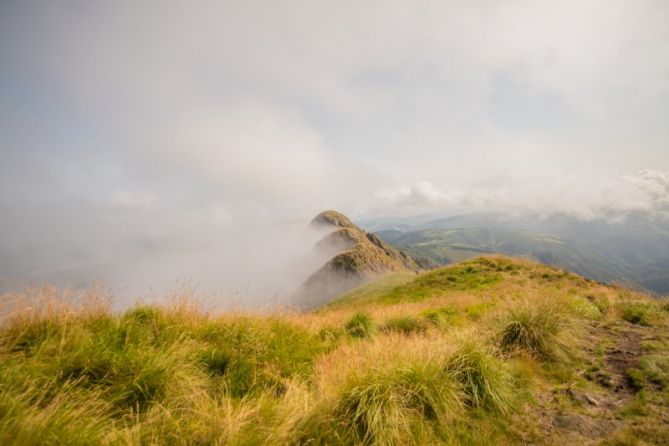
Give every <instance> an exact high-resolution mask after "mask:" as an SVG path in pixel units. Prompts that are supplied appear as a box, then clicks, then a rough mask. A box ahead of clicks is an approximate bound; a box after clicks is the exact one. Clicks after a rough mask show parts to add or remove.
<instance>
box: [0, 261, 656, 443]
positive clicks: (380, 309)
mask: <svg viewBox="0 0 669 446" xmlns="http://www.w3.org/2000/svg"><path fill="white" fill-rule="evenodd" d="M451 278H454V279H451ZM412 293H418V296H416V295H414V294H412ZM33 297H37V298H40V299H42V298H43V299H46V300H44V301H42V302H37V303H36V302H34V301H32V302H31V301H30V299H31V298H33ZM25 298H26V299H27V300H28V302H27V303H26V304H22V305H17V306H16V308H15V309H14V310H13V311H12V312H11V313H9V314H7V316H6V318H5V319H4V320H3V321H2V326H1V328H0V444H3V445H4V444H7V445H13V444H17V445H24V444H27V445H32V444H34V445H38V444H39V445H42V444H47V445H48V444H75V445H77V444H79V445H98V444H99V445H116V444H119V445H120V444H123V445H126V444H138V445H139V444H161V445H162V444H168V445H169V444H174V445H179V444H184V445H186V444H201V445H210V444H211V445H214V444H235V445H247V444H248V445H253V444H269V445H284V444H351V445H353V444H364V445H404V444H409V445H411V444H414V445H422V444H435V445H439V444H444V445H460V444H464V445H467V444H471V445H479V444H582V443H585V444H635V443H633V442H632V440H631V439H635V438H639V439H642V441H643V443H638V444H658V445H659V444H665V443H664V442H665V440H666V438H669V437H668V435H669V426H668V425H667V422H666V418H663V417H664V415H663V414H666V413H667V410H669V312H667V311H666V310H665V309H664V306H663V305H664V303H662V302H659V303H656V302H654V301H652V300H650V299H649V298H648V297H646V296H643V295H640V294H636V293H633V292H630V291H627V290H621V289H619V288H615V287H609V286H605V285H600V284H596V283H589V282H586V281H584V280H583V279H581V278H579V277H577V276H574V275H571V274H566V273H563V272H561V271H557V270H554V269H551V268H548V267H544V266H540V265H536V264H532V263H529V262H525V261H517V260H513V259H507V258H482V259H476V260H474V261H470V262H466V263H463V264H460V265H456V266H454V267H450V268H445V269H441V270H436V271H431V272H427V273H423V274H420V275H409V276H407V275H403V276H402V277H401V279H392V280H391V279H390V278H386V279H383V280H382V281H380V282H379V283H376V284H372V285H367V286H365V287H362V288H361V289H358V290H354V291H352V292H351V293H349V294H348V295H347V296H346V297H345V299H344V300H342V301H341V302H338V303H333V304H332V305H330V306H328V307H326V308H323V309H320V310H318V311H315V312H312V313H301V314H298V313H285V314H276V315H273V316H261V315H252V314H229V315H212V314H207V313H205V312H202V311H200V310H198V309H197V308H194V307H193V306H192V305H187V304H184V303H179V304H175V305H165V306H138V307H135V308H133V309H130V310H128V311H126V312H124V313H114V312H112V311H110V310H109V309H108V308H107V307H106V306H105V305H102V304H100V303H99V302H94V303H92V304H85V305H75V304H74V303H68V302H69V301H67V300H63V299H61V297H59V296H58V295H55V294H54V291H53V290H51V291H48V290H46V291H45V290H38V293H37V295H36V296H32V295H27V296H25ZM646 323H647V324H652V327H649V326H647V324H646Z"/></svg>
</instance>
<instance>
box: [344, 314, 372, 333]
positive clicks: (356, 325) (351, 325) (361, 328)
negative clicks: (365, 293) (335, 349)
mask: <svg viewBox="0 0 669 446" xmlns="http://www.w3.org/2000/svg"><path fill="white" fill-rule="evenodd" d="M344 328H345V329H346V333H348V334H349V335H351V336H353V337H355V338H370V337H372V336H374V335H375V334H376V326H375V325H374V321H373V320H372V317H371V316H370V315H369V314H367V313H356V314H355V315H353V317H352V318H351V319H349V320H348V322H346V325H345V326H344Z"/></svg>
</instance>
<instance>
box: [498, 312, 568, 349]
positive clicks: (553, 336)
mask: <svg viewBox="0 0 669 446" xmlns="http://www.w3.org/2000/svg"><path fill="white" fill-rule="evenodd" d="M566 325H567V321H566V317H565V315H564V311H563V310H562V309H560V308H559V307H558V305H556V304H554V303H552V302H546V301H543V302H542V301H539V302H521V303H516V304H514V305H511V306H510V307H509V308H508V310H507V311H506V314H505V315H504V318H503V326H502V329H501V330H500V332H499V334H498V343H499V346H500V348H501V349H502V350H503V351H505V352H513V351H515V350H522V351H525V352H527V353H529V354H530V355H532V356H534V357H536V358H538V359H542V360H548V361H556V360H559V359H563V360H564V359H566V358H567V357H568V352H569V349H570V346H569V345H568V342H567V341H566V340H565V339H564V338H565V334H566V333H568V331H567V330H565V328H566Z"/></svg>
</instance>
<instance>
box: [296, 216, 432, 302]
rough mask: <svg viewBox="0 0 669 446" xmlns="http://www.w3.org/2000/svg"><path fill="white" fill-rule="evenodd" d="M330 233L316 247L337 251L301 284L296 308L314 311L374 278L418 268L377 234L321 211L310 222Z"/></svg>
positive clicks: (418, 268)
mask: <svg viewBox="0 0 669 446" xmlns="http://www.w3.org/2000/svg"><path fill="white" fill-rule="evenodd" d="M310 224H311V225H312V226H314V227H317V228H328V229H330V230H331V232H329V233H328V234H327V235H325V236H324V237H323V238H322V239H321V240H320V241H319V242H318V243H317V244H316V248H326V247H327V248H334V249H336V250H338V251H340V252H339V253H338V254H336V255H335V256H334V257H333V258H332V259H330V260H329V261H328V262H327V263H326V264H325V265H323V266H322V267H321V268H319V269H318V270H317V271H316V272H314V273H313V274H312V275H311V276H309V278H308V279H307V280H306V281H305V282H304V284H303V285H302V287H301V288H300V289H299V290H298V292H297V294H296V296H297V297H296V301H297V305H298V306H299V307H303V308H313V307H316V306H319V305H322V304H324V303H327V302H328V301H329V300H330V299H332V298H333V297H335V296H337V295H339V294H341V293H343V292H345V291H346V290H349V289H351V288H354V287H356V286H358V285H360V284H362V283H365V282H368V281H370V280H372V279H375V278H377V277H380V276H383V275H386V274H389V273H399V272H416V271H419V270H421V269H422V268H421V266H420V265H419V264H418V263H417V262H416V260H415V259H414V258H413V257H411V256H410V255H408V254H406V253H404V252H403V251H400V250H398V249H396V248H393V247H392V246H390V245H389V244H388V243H386V242H385V241H383V240H382V239H381V238H380V237H379V236H378V235H376V234H371V233H368V232H366V231H364V230H362V229H360V228H359V227H358V226H356V225H355V224H354V223H353V222H351V220H350V219H349V218H348V217H347V216H345V215H344V214H341V213H339V212H336V211H332V210H327V211H323V212H321V213H320V214H318V215H317V216H316V217H314V218H313V219H312V220H311V223H310Z"/></svg>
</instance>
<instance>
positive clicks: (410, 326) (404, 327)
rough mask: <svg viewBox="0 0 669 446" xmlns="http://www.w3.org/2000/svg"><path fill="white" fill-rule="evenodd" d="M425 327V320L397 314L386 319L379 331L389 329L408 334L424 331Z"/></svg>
mask: <svg viewBox="0 0 669 446" xmlns="http://www.w3.org/2000/svg"><path fill="white" fill-rule="evenodd" d="M427 328H428V327H427V323H426V321H422V320H420V319H417V318H414V317H411V316H399V317H395V318H392V319H389V320H387V321H386V323H385V324H383V326H382V327H381V331H386V332H388V331H391V332H397V333H403V334H406V335H409V334H414V333H424V332H425V331H426V330H427Z"/></svg>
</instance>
